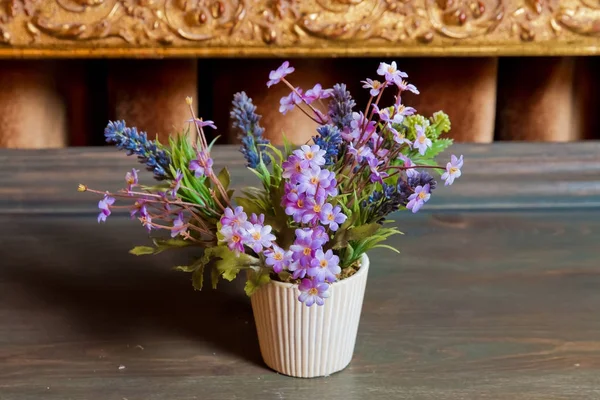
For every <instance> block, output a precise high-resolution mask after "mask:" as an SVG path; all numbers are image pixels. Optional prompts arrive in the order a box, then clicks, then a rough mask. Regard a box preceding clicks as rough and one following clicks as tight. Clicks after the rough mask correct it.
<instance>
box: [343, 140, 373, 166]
mask: <svg viewBox="0 0 600 400" xmlns="http://www.w3.org/2000/svg"><path fill="white" fill-rule="evenodd" d="M348 153H349V154H351V155H352V156H353V157H354V158H356V161H358V162H359V163H362V162H363V160H365V159H366V160H367V162H368V161H369V160H370V159H372V158H374V157H375V156H374V155H373V152H372V151H371V148H370V147H368V146H360V147H359V148H358V149H357V148H355V147H354V145H353V144H352V143H350V145H349V146H348Z"/></svg>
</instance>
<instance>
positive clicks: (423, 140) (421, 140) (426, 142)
mask: <svg viewBox="0 0 600 400" xmlns="http://www.w3.org/2000/svg"><path fill="white" fill-rule="evenodd" d="M415 129H416V130H417V138H416V139H415V142H414V143H413V147H414V148H415V149H418V150H419V154H420V155H425V152H426V151H427V149H428V148H430V147H431V144H432V143H431V139H429V138H428V137H427V136H425V130H424V129H423V127H422V126H420V125H415Z"/></svg>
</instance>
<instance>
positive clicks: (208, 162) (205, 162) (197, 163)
mask: <svg viewBox="0 0 600 400" xmlns="http://www.w3.org/2000/svg"><path fill="white" fill-rule="evenodd" d="M212 166H213V160H212V158H210V157H209V156H208V154H207V153H206V152H204V151H199V152H198V158H197V159H195V160H192V161H190V165H189V167H190V171H193V172H194V176H195V177H196V178H200V177H201V176H206V175H211V174H212V173H213V172H212Z"/></svg>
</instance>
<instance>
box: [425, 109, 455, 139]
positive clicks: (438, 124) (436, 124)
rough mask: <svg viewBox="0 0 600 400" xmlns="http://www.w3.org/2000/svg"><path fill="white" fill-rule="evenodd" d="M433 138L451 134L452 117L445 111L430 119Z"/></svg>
mask: <svg viewBox="0 0 600 400" xmlns="http://www.w3.org/2000/svg"><path fill="white" fill-rule="evenodd" d="M430 120H431V127H432V132H433V135H432V136H433V137H435V138H438V137H439V136H440V135H441V134H442V133H448V132H450V128H451V126H452V125H451V124H450V117H448V114H446V113H444V112H443V111H436V112H434V113H433V116H432V117H431V118H430Z"/></svg>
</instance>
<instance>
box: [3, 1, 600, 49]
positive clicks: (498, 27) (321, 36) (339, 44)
mask: <svg viewBox="0 0 600 400" xmlns="http://www.w3.org/2000/svg"><path fill="white" fill-rule="evenodd" d="M592 54H600V0H195V1H191V0H46V1H44V0H0V57H11V58H14V57H130V56H137V57H167V56H173V57H176V56H200V57H201V56H219V57H238V56H257V57H265V56H315V57H331V56H385V55H395V56H398V55H419V56H463V55H464V56H466V55H592Z"/></svg>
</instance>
